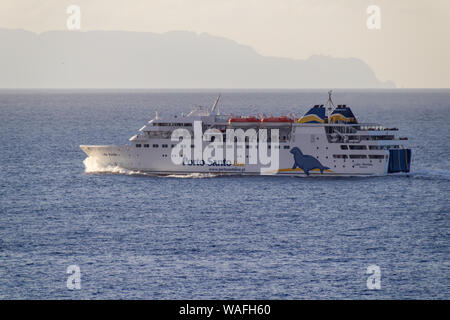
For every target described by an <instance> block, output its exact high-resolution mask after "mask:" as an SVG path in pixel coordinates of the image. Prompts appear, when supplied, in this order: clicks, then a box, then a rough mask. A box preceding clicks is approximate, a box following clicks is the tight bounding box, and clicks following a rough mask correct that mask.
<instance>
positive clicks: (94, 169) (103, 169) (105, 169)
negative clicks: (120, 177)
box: [83, 157, 145, 175]
mask: <svg viewBox="0 0 450 320" xmlns="http://www.w3.org/2000/svg"><path fill="white" fill-rule="evenodd" d="M83 164H84V167H85V170H84V172H86V173H115V174H129V175H132V174H145V172H140V171H133V170H129V169H125V168H122V167H120V166H111V165H107V166H105V165H102V164H101V163H99V162H98V161H97V159H96V158H94V157H87V158H86V159H84V160H83Z"/></svg>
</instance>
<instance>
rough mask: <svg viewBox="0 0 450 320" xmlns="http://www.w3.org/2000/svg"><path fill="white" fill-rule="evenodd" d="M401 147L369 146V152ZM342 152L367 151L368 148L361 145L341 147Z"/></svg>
mask: <svg viewBox="0 0 450 320" xmlns="http://www.w3.org/2000/svg"><path fill="white" fill-rule="evenodd" d="M398 147H399V146H369V150H386V149H398ZM341 150H367V146H360V145H349V146H347V145H345V144H344V145H341Z"/></svg>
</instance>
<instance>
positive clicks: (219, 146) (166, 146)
mask: <svg viewBox="0 0 450 320" xmlns="http://www.w3.org/2000/svg"><path fill="white" fill-rule="evenodd" d="M149 147H150V145H149V144H144V148H149ZM152 147H153V148H159V144H153V145H152ZM161 147H162V148H168V147H169V145H168V144H162V145H161ZM170 147H171V148H174V147H175V145H174V144H172V145H171V146H170ZM182 147H185V146H184V145H182ZM217 147H218V148H219V149H223V146H222V145H218V146H217ZM257 147H258V146H256V148H257ZM136 148H142V144H140V143H136ZM191 148H194V145H193V144H191ZM227 148H229V149H231V148H232V146H230V145H228V146H227ZM237 148H238V149H241V148H242V146H241V145H238V146H237ZM246 148H247V149H249V148H250V146H249V145H246ZM267 148H269V149H270V148H271V145H270V144H269V145H268V146H267ZM276 148H277V149H280V146H276ZM283 149H290V146H283Z"/></svg>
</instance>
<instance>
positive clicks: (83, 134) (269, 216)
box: [0, 90, 450, 299]
mask: <svg viewBox="0 0 450 320" xmlns="http://www.w3.org/2000/svg"><path fill="white" fill-rule="evenodd" d="M218 93H219V91H218V90H217V91H215V90H208V91H201V90H192V91H189V90H184V91H183V90H180V91H176V90H166V91H164V90H134V91H133V90H128V91H126V90H103V91H99V90H90V91H86V90H85V91H83V90H72V91H70V90H66V91H64V90H54V91H52V90H50V91H45V90H43V91H37V90H29V91H27V90H22V91H14V90H2V91H0V139H1V140H0V142H1V143H0V299H449V298H450V242H449V241H450V139H449V138H450V90H336V91H335V92H334V95H333V99H334V102H335V104H347V105H349V106H351V107H352V109H353V111H354V113H355V114H356V116H357V118H358V119H359V120H360V121H365V122H378V123H380V124H383V125H385V126H387V127H398V128H399V129H400V134H401V135H402V136H407V137H409V141H408V143H409V144H410V146H411V147H412V149H413V160H412V171H411V173H410V174H397V175H390V176H378V177H370V178H361V177H359V178H292V177H204V176H198V175H197V176H191V177H187V178H181V177H177V176H170V177H157V176H151V175H145V174H139V173H135V172H128V171H126V170H115V171H114V172H103V173H86V168H85V166H84V164H83V160H84V159H85V158H86V157H85V155H84V153H83V152H82V151H81V150H80V149H79V145H80V144H123V143H127V142H128V138H130V137H131V136H133V135H134V134H136V133H137V131H138V129H139V128H140V127H142V126H143V125H145V124H146V122H147V121H148V120H150V119H151V118H153V117H154V111H155V109H158V111H159V114H160V116H161V117H164V115H169V114H179V113H181V112H184V113H187V112H189V111H190V110H191V109H192V108H193V107H195V106H196V105H203V106H210V105H212V103H213V102H214V99H215V97H216V95H217V94H218ZM221 93H222V101H221V103H220V109H221V111H222V113H233V114H235V115H236V114H241V113H242V114H247V113H248V114H250V113H256V114H258V113H266V114H273V115H279V114H288V113H290V112H294V113H295V114H297V115H301V114H303V113H304V112H306V111H307V109H308V108H309V106H311V105H314V104H325V103H326V100H327V92H326V90H298V91H296V90H285V91H283V90H278V91H275V90H251V91H245V90H241V91H233V90H221ZM88 169H89V168H88ZM70 265H77V266H79V268H80V272H81V289H79V290H76V289H75V290H69V289H68V288H67V286H66V283H67V279H68V277H69V274H67V273H66V271H67V268H68V267H69V266H70ZM370 265H377V266H379V268H380V270H381V288H380V289H379V290H369V289H368V287H367V284H366V282H367V278H368V277H369V274H366V272H367V267H368V266H370Z"/></svg>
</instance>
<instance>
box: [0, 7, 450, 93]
mask: <svg viewBox="0 0 450 320" xmlns="http://www.w3.org/2000/svg"><path fill="white" fill-rule="evenodd" d="M72 4H74V5H78V6H79V7H80V8H81V30H82V31H83V30H84V31H87V30H127V31H150V32H158V33H161V32H166V31H172V30H186V31H195V32H207V33H210V34H212V35H216V36H223V37H226V38H230V39H233V40H235V41H237V42H239V43H241V44H245V45H249V46H251V47H253V48H254V49H255V50H256V51H257V52H258V53H260V54H262V55H267V56H279V57H289V58H302V59H304V58H308V57H309V56H311V55H313V54H321V55H331V56H334V57H344V58H346V57H357V58H360V59H362V60H364V61H365V62H366V63H367V64H368V65H369V66H370V67H371V68H372V69H373V70H374V71H375V73H376V75H377V77H378V78H379V79H380V80H383V81H384V80H392V81H394V82H395V83H396V85H397V86H398V87H407V88H415V87H420V88H433V87H439V88H449V87H450V0H432V1H425V0H371V1H366V0H333V1H331V0H127V1H124V0H70V1H66V0H2V1H0V27H3V28H21V29H25V30H29V31H34V32H43V31H48V30H65V29H67V27H66V20H67V17H68V16H69V15H68V14H67V13H66V9H67V7H68V6H69V5H72ZM369 5H377V6H378V7H379V8H380V10H381V29H380V30H369V29H368V28H367V26H366V21H367V19H368V17H369V14H367V12H366V9H367V7H368V6H369ZM0 48H1V44H0Z"/></svg>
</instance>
